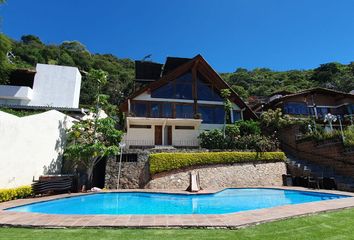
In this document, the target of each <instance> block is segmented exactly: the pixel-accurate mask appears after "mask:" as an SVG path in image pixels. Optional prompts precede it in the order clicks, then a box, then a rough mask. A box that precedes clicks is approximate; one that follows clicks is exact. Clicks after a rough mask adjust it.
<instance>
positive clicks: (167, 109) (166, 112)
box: [162, 103, 173, 118]
mask: <svg viewBox="0 0 354 240" xmlns="http://www.w3.org/2000/svg"><path fill="white" fill-rule="evenodd" d="M162 117H165V118H172V117H173V116H172V104H171V103H163V104H162Z"/></svg>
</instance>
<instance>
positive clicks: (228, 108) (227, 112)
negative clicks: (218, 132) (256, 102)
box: [221, 88, 232, 138]
mask: <svg viewBox="0 0 354 240" xmlns="http://www.w3.org/2000/svg"><path fill="white" fill-rule="evenodd" d="M230 95H231V91H230V89H227V88H225V89H222V90H221V97H222V98H223V99H224V112H225V113H224V127H223V136H224V138H225V136H226V135H225V131H226V120H227V116H228V115H230V112H231V110H232V103H231V101H230V100H229V97H230Z"/></svg>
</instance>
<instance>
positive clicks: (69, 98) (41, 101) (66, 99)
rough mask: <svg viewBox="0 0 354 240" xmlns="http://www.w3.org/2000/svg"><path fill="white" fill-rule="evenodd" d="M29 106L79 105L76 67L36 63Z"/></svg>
mask: <svg viewBox="0 0 354 240" xmlns="http://www.w3.org/2000/svg"><path fill="white" fill-rule="evenodd" d="M36 71H37V73H36V75H35V77H34V83H33V98H32V99H31V100H30V101H29V102H28V104H27V105H30V106H53V107H70V108H77V107H79V97H80V86H81V74H80V72H79V70H78V69H77V68H76V67H67V66H58V65H48V64H37V67H36Z"/></svg>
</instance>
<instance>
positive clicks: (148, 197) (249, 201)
mask: <svg viewBox="0 0 354 240" xmlns="http://www.w3.org/2000/svg"><path fill="white" fill-rule="evenodd" d="M346 197H349V196H345V195H337V194H327V193H318V192H307V191H296V190H281V189H269V188H267V189H265V188H229V189H225V190H223V191H220V192H217V193H213V194H193V195H190V194H168V193H142V192H119V193H117V192H115V193H95V194H89V195H82V196H75V197H68V198H61V199H57V200H50V201H46V202H38V203H33V204H28V205H23V206H19V207H14V208H9V209H7V210H8V211H15V212H33V213H45V214H108V215H126V214H133V215H134V214H143V215H145V214H148V215H150V214H157V215H158V214H224V213H234V212H241V211H247V210H254V209H261V208H271V207H276V206H282V205H289V204H299V203H307V202H316V201H323V200H330V199H339V198H346Z"/></svg>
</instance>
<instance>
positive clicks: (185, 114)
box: [176, 104, 194, 118]
mask: <svg viewBox="0 0 354 240" xmlns="http://www.w3.org/2000/svg"><path fill="white" fill-rule="evenodd" d="M193 115H194V112H193V105H191V104H176V118H193Z"/></svg>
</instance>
